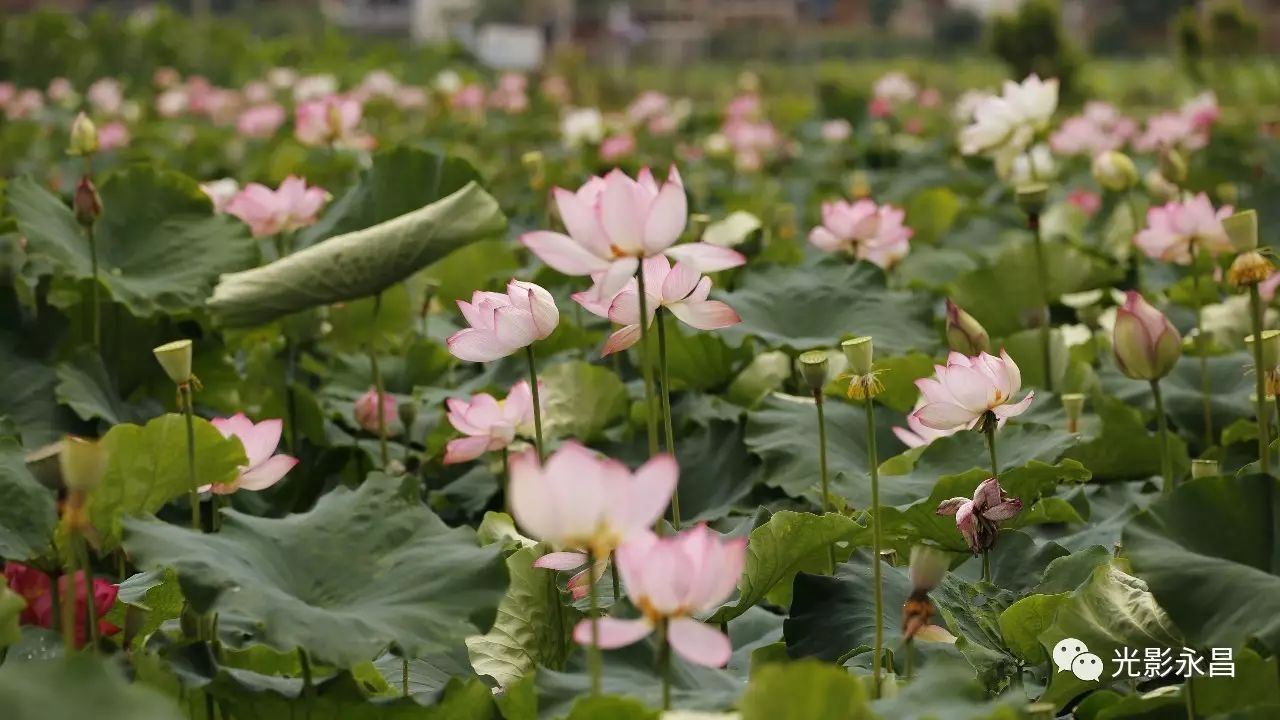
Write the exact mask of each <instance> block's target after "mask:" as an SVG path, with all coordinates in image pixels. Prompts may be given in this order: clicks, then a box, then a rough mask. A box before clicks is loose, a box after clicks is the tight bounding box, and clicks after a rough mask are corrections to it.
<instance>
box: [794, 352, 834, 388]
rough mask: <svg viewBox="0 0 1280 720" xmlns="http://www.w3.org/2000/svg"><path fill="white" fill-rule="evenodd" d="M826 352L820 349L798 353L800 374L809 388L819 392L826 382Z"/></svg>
mask: <svg viewBox="0 0 1280 720" xmlns="http://www.w3.org/2000/svg"><path fill="white" fill-rule="evenodd" d="M829 364H830V363H829V362H828V361H827V353H826V352H825V351H822V350H810V351H808V352H806V353H802V354H801V355H800V374H801V375H803V376H804V381H805V382H806V383H808V384H809V389H810V390H812V391H813V392H815V393H821V392H822V388H823V386H825V385H826V384H827V368H828V365H829Z"/></svg>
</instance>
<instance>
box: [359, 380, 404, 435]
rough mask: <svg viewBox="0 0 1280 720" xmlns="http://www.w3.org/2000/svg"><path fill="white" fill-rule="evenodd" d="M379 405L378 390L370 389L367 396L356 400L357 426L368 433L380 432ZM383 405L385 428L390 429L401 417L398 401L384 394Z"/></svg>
mask: <svg viewBox="0 0 1280 720" xmlns="http://www.w3.org/2000/svg"><path fill="white" fill-rule="evenodd" d="M378 405H379V403H378V391H377V389H376V388H369V390H368V391H367V392H366V393H365V394H363V395H361V396H360V397H359V399H357V400H356V404H355V408H354V413H353V414H354V416H355V420H356V424H357V425H359V426H360V427H362V428H364V429H365V431H366V432H371V433H376V432H378ZM381 405H382V423H383V427H386V428H390V427H391V425H392V424H393V423H394V422H395V421H396V420H397V419H398V418H399V417H400V410H399V407H398V406H397V405H396V399H395V398H394V397H392V396H391V395H389V394H387V393H385V392H384V393H382V403H381ZM388 432H389V431H388Z"/></svg>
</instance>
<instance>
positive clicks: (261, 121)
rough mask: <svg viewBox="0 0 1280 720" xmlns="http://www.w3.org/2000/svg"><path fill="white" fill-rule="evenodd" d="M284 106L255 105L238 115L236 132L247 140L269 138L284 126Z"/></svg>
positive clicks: (274, 104)
mask: <svg viewBox="0 0 1280 720" xmlns="http://www.w3.org/2000/svg"><path fill="white" fill-rule="evenodd" d="M284 121H285V111H284V106H282V105H280V104H279V103H270V104H267V105H256V106H254V107H251V108H249V109H248V110H245V111H244V112H242V113H240V117H239V118H237V119H236V132H238V133H240V135H241V136H242V137H247V138H269V137H271V136H272V135H275V134H276V130H279V129H280V126H281V125H283V124H284Z"/></svg>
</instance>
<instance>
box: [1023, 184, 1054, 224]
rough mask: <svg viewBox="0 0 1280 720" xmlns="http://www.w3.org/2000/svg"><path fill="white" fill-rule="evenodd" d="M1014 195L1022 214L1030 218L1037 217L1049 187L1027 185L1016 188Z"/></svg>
mask: <svg viewBox="0 0 1280 720" xmlns="http://www.w3.org/2000/svg"><path fill="white" fill-rule="evenodd" d="M1016 195H1017V199H1018V207H1020V208H1022V212H1024V213H1026V214H1027V215H1028V216H1031V217H1039V215H1040V212H1041V211H1043V210H1044V204H1045V200H1046V199H1047V198H1048V196H1049V186H1048V185H1045V184H1044V183H1027V184H1026V185H1021V186H1019V187H1018V189H1017V191H1016Z"/></svg>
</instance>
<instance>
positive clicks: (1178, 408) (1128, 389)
mask: <svg viewBox="0 0 1280 720" xmlns="http://www.w3.org/2000/svg"><path fill="white" fill-rule="evenodd" d="M1206 364H1207V366H1208V370H1209V414H1210V415H1212V416H1213V427H1214V428H1215V430H1216V431H1217V432H1218V433H1221V432H1222V430H1223V429H1224V428H1226V427H1227V426H1228V425H1230V424H1231V423H1233V422H1235V421H1237V420H1240V419H1248V420H1252V419H1253V416H1254V412H1253V401H1252V400H1251V398H1252V397H1253V392H1254V378H1253V373H1252V371H1246V368H1252V367H1253V357H1252V356H1251V355H1249V354H1248V353H1243V352H1237V353H1233V354H1231V355H1217V356H1214V357H1210V358H1208V362H1207V363H1206ZM1101 377H1102V381H1103V388H1104V389H1105V390H1106V391H1107V392H1108V393H1111V394H1112V395H1115V396H1116V397H1118V398H1120V399H1121V400H1123V401H1124V402H1125V403H1127V404H1129V405H1135V406H1138V407H1141V408H1143V409H1144V410H1148V411H1151V410H1152V409H1153V408H1154V407H1155V406H1154V404H1153V400H1152V397H1151V386H1150V385H1149V384H1147V383H1146V382H1143V381H1141V380H1130V379H1129V378H1127V377H1124V376H1123V375H1121V374H1120V373H1119V372H1118V371H1116V370H1114V368H1113V367H1112V366H1111V365H1109V366H1108V367H1107V368H1106V369H1105V370H1104V371H1103V372H1102V373H1101ZM1201 388H1202V385H1201V379H1200V359H1199V358H1197V357H1191V356H1184V357H1183V358H1182V359H1181V360H1179V361H1178V364H1177V365H1175V366H1174V367H1173V371H1172V372H1170V373H1169V375H1168V376H1166V377H1165V378H1164V379H1162V380H1161V381H1160V390H1161V392H1163V393H1164V401H1165V409H1166V410H1167V411H1168V413H1169V417H1170V418H1171V419H1172V422H1173V424H1174V425H1175V426H1176V427H1177V428H1178V429H1180V430H1181V431H1182V432H1183V433H1185V434H1186V436H1187V437H1190V438H1195V439H1200V438H1202V437H1203V436H1204V399H1203V398H1204V393H1203V391H1202V389H1201Z"/></svg>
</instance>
